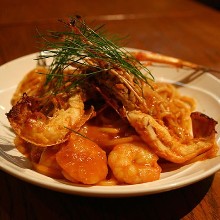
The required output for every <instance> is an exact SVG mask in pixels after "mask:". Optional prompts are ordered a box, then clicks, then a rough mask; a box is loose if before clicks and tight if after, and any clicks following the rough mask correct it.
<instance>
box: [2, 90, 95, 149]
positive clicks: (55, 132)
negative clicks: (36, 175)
mask: <svg viewBox="0 0 220 220" xmlns="http://www.w3.org/2000/svg"><path fill="white" fill-rule="evenodd" d="M63 96H64V95H63V94H62V96H61V97H60V96H59V95H57V96H54V97H53V99H52V101H51V102H49V103H47V105H46V106H45V105H44V107H42V105H43V104H42V100H41V99H40V98H36V97H32V96H27V95H26V94H25V95H23V97H22V99H21V100H20V101H19V102H18V103H17V104H16V105H14V106H13V107H12V109H11V110H10V111H9V113H7V114H6V115H7V117H8V120H9V122H10V124H11V126H12V128H13V130H14V131H15V133H16V134H17V135H19V136H20V137H21V138H23V139H24V140H26V141H27V142H29V143H32V144H34V145H38V146H42V147H46V146H52V145H56V144H60V143H63V142H65V141H66V140H67V139H68V136H69V134H70V129H73V130H76V131H77V130H78V129H79V128H80V127H81V125H82V124H83V123H84V122H85V121H87V120H88V119H89V118H90V117H91V116H92V110H91V111H89V112H88V114H87V115H86V114H85V111H84V103H83V100H82V96H81V94H80V92H75V93H73V94H72V95H71V96H70V97H63ZM68 128H69V129H68Z"/></svg>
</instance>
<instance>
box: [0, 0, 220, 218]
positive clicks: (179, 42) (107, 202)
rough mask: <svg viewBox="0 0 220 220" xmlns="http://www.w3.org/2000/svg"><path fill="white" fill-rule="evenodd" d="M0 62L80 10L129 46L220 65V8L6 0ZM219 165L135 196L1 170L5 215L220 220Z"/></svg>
mask: <svg viewBox="0 0 220 220" xmlns="http://www.w3.org/2000/svg"><path fill="white" fill-rule="evenodd" d="M0 12H1V13H0V42H1V43H0V64H4V63H6V62H8V61H10V60H13V59H15V58H17V57H20V56H23V55H26V54H29V53H33V52H36V51H38V48H37V45H36V38H35V36H36V29H38V30H46V29H52V28H56V27H57V19H58V18H62V19H65V18H67V17H68V16H70V15H73V14H80V15H82V16H84V17H85V18H87V19H89V20H93V19H94V20H96V21H98V22H100V23H101V24H103V23H105V24H106V29H107V30H108V31H109V32H112V33H116V34H120V35H122V36H125V35H128V36H129V38H130V40H129V43H128V44H127V46H129V47H134V48H140V49H147V50H150V51H154V52H159V53H162V54H166V55H169V56H173V57H178V58H181V59H183V60H188V61H191V62H193V63H197V64H201V65H204V66H209V67H211V68H215V69H218V70H220V28H219V27H220V12H219V11H217V10H215V9H213V8H209V7H208V6H206V5H202V4H200V3H199V2H198V1H183V0H176V1H172V0H166V1H163V0H157V1H145V0H136V1H132V0H127V1H123V0H117V1H115V0H113V1H101V0H97V1H89V0H66V1H58V0H47V1H43V0H38V1H30V0H29V1H27V0H23V1H16V0H14V1H8V0H3V1H1V7H0ZM219 186H220V172H217V173H216V174H215V175H213V176H211V177H208V178H206V179H204V180H202V181H200V182H198V183H195V184H192V185H190V186H187V187H183V188H181V189H177V190H173V191H169V192H164V193H160V194H155V195H148V196H142V197H133V198H111V199H110V198H87V197H80V196H74V195H68V194H63V193H59V192H54V191H51V190H47V189H44V188H40V187H38V186H34V185H31V184H29V183H26V182H23V181H21V180H19V179H16V178H14V177H12V176H10V175H8V174H6V173H4V172H2V171H1V172H0V219H2V220H7V219H16V220H17V219H22V220H23V219H53V220H55V219H163V220H164V219H184V220H188V219H194V220H196V219H199V220H201V219H220V187H219Z"/></svg>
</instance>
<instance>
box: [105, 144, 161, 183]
mask: <svg viewBox="0 0 220 220" xmlns="http://www.w3.org/2000/svg"><path fill="white" fill-rule="evenodd" d="M157 160H158V156H157V155H156V154H155V153H153V152H152V151H151V150H150V149H149V148H148V147H147V146H146V144H145V143H144V142H141V141H136V142H130V143H125V144H118V145H116V146H115V147H114V148H113V150H112V151H111V152H110V154H109V156H108V165H109V167H110V168H111V170H112V172H113V175H114V176H115V178H116V179H117V180H118V181H119V182H120V183H127V184H138V183H145V182H151V181H155V180H158V179H159V178H160V172H161V168H160V166H159V165H158V163H157Z"/></svg>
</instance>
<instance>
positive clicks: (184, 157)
mask: <svg viewBox="0 0 220 220" xmlns="http://www.w3.org/2000/svg"><path fill="white" fill-rule="evenodd" d="M94 83H95V85H96V86H97V90H98V91H99V92H100V93H101V94H102V95H103V97H104V98H105V100H106V102H108V103H109V105H111V106H112V107H113V108H114V109H115V110H116V111H117V112H118V113H119V114H120V115H121V116H122V117H123V118H126V119H127V120H128V121H129V123H130V124H131V126H133V127H134V128H135V130H136V131H137V133H138V134H140V136H141V138H142V139H143V141H145V142H146V143H147V144H148V145H149V146H150V147H151V149H153V150H154V151H155V152H156V153H157V154H158V155H159V156H160V157H162V158H165V159H166V160H168V161H172V162H175V163H184V162H186V161H188V160H190V159H192V158H194V157H196V156H198V155H199V154H201V153H203V152H206V151H208V150H209V149H211V148H212V147H214V146H215V144H216V143H215V133H216V132H215V125H216V124H217V122H216V121H215V120H214V119H211V118H209V117H208V116H205V118H206V120H204V114H201V113H197V117H196V118H197V122H199V123H200V121H201V123H200V124H201V125H202V126H203V127H206V126H208V127H209V128H210V129H209V132H208V133H207V134H204V133H203V134H200V135H196V132H195V129H194V136H192V135H191V134H190V131H188V130H187V129H183V131H184V135H182V136H181V137H180V136H179V133H175V131H172V132H171V129H170V127H169V125H165V124H164V123H163V121H162V118H160V116H159V118H155V115H154V111H155V109H154V108H155V107H156V105H157V104H159V103H160V96H159V95H158V94H157V93H156V92H155V91H154V89H152V88H150V85H147V84H146V83H144V82H143V81H141V80H140V79H138V78H137V77H134V76H132V75H130V74H129V73H127V72H126V71H124V70H123V69H118V68H117V67H116V68H114V69H111V70H109V71H106V72H103V73H102V76H99V77H96V78H95V82H94ZM152 85H153V83H152ZM145 88H147V91H150V90H151V94H150V95H149V93H148V92H147V93H146V95H145V96H143V91H144V90H146V89H145ZM157 113H158V112H157ZM157 115H160V114H157ZM174 120H175V118H174ZM186 120H188V121H189V122H191V121H192V122H193V114H192V115H191V117H190V116H189V118H188V119H186ZM175 123H176V124H177V126H178V119H176V122H175ZM177 130H179V129H177ZM181 133H183V132H182V131H181Z"/></svg>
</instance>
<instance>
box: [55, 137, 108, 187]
mask: <svg viewBox="0 0 220 220" xmlns="http://www.w3.org/2000/svg"><path fill="white" fill-rule="evenodd" d="M56 160H57V163H58V164H59V165H60V167H61V168H62V173H63V175H64V176H65V177H66V179H68V180H70V181H71V182H78V183H84V184H96V183H98V182H100V181H102V180H104V179H105V178H106V176H107V173H108V167H107V156H106V153H105V151H103V150H102V149H101V148H100V147H99V146H98V145H97V144H96V143H95V142H92V141H90V140H89V139H88V138H85V137H82V136H80V135H78V134H75V133H71V135H70V137H69V140H68V141H67V142H66V143H63V144H62V145H61V150H60V151H59V152H58V153H57V154H56Z"/></svg>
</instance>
